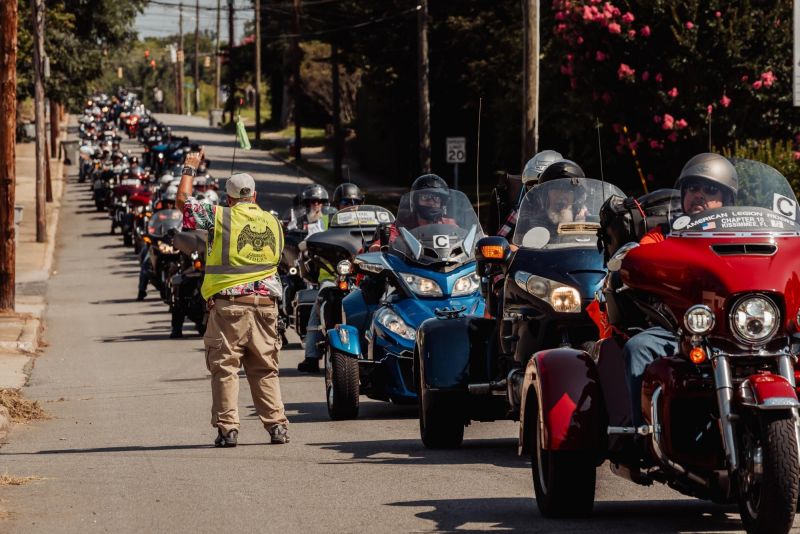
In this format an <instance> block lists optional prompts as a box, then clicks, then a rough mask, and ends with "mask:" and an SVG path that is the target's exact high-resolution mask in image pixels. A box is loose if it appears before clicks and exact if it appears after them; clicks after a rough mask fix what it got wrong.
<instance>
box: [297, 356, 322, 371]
mask: <svg viewBox="0 0 800 534" xmlns="http://www.w3.org/2000/svg"><path fill="white" fill-rule="evenodd" d="M297 370H298V371H300V372H301V373H311V374H318V373H319V360H318V359H316V358H304V359H303V361H302V362H300V363H298V364H297Z"/></svg>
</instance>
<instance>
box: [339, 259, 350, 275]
mask: <svg viewBox="0 0 800 534" xmlns="http://www.w3.org/2000/svg"><path fill="white" fill-rule="evenodd" d="M336 272H337V273H339V274H340V275H341V276H345V275H348V274H351V273H352V272H353V263H352V262H351V261H350V260H342V261H340V262H339V263H337V264H336Z"/></svg>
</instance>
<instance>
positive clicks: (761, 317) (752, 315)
mask: <svg viewBox="0 0 800 534" xmlns="http://www.w3.org/2000/svg"><path fill="white" fill-rule="evenodd" d="M779 324H780V312H779V311H778V307H777V306H776V305H775V303H774V302H772V301H771V300H770V299H768V298H766V297H763V296H760V295H758V296H754V297H743V298H741V299H739V300H737V301H736V302H735V303H734V305H733V311H732V312H731V330H732V331H733V333H734V334H735V335H736V337H738V338H739V339H740V340H742V341H744V342H746V343H759V342H761V341H766V340H768V339H769V338H771V337H772V336H773V335H774V334H775V332H776V331H777V330H778V325H779Z"/></svg>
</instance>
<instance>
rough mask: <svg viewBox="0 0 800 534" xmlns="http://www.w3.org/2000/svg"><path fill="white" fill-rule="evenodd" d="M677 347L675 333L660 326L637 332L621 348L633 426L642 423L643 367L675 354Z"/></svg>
mask: <svg viewBox="0 0 800 534" xmlns="http://www.w3.org/2000/svg"><path fill="white" fill-rule="evenodd" d="M677 348H678V338H677V337H676V336H675V334H673V333H672V332H670V331H668V330H665V329H664V328H661V327H660V326H654V327H652V328H648V329H647V330H644V331H643V332H639V333H638V334H636V335H635V336H633V337H632V338H630V339H629V340H628V342H627V343H625V346H624V347H623V348H622V356H623V358H624V359H625V370H626V372H627V378H628V388H629V391H630V394H631V409H632V413H633V425H634V426H640V425H642V424H644V421H643V419H642V377H643V376H644V370H645V368H647V366H648V365H649V364H651V363H653V362H654V361H655V360H657V359H658V358H664V357H666V356H671V355H673V354H675V351H676V350H677Z"/></svg>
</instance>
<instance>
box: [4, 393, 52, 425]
mask: <svg viewBox="0 0 800 534" xmlns="http://www.w3.org/2000/svg"><path fill="white" fill-rule="evenodd" d="M0 406H5V407H6V408H8V413H9V416H10V417H11V420H12V421H13V422H15V423H27V422H29V421H37V420H39V419H49V418H50V416H49V415H47V413H45V411H44V410H43V409H42V407H41V406H40V405H39V402H38V401H31V400H28V399H26V398H25V397H23V396H22V393H20V391H19V390H18V389H0Z"/></svg>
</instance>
